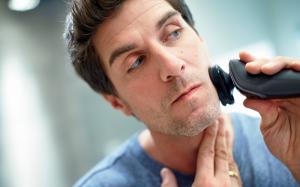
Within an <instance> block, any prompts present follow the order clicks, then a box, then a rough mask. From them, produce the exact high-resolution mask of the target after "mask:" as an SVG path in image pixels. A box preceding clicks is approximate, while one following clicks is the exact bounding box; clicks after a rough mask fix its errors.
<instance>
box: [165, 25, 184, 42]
mask: <svg viewBox="0 0 300 187" xmlns="http://www.w3.org/2000/svg"><path fill="white" fill-rule="evenodd" d="M174 33H176V34H178V35H177V36H175V39H173V40H171V41H174V40H177V39H179V38H180V37H181V34H182V28H178V29H176V30H174V31H172V32H171V33H170V34H169V35H168V36H167V37H166V39H164V40H163V42H164V43H165V42H168V41H169V40H170V39H169V37H170V36H171V35H172V34H174Z"/></svg>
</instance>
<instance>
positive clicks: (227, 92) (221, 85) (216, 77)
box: [208, 65, 234, 106]
mask: <svg viewBox="0 0 300 187" xmlns="http://www.w3.org/2000/svg"><path fill="white" fill-rule="evenodd" d="M208 72H209V76H210V79H211V81H212V83H213V85H214V86H215V88H216V90H217V93H218V96H219V99H220V101H221V103H222V104H223V105H224V106H225V105H226V104H233V103H234V98H233V94H232V91H233V89H234V84H233V82H232V80H231V78H230V75H229V74H228V73H226V72H225V71H223V70H222V69H221V67H220V66H218V65H214V66H213V67H210V68H209V70H208Z"/></svg>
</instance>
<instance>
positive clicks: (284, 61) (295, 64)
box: [262, 57, 300, 75]
mask: <svg viewBox="0 0 300 187" xmlns="http://www.w3.org/2000/svg"><path fill="white" fill-rule="evenodd" d="M284 68H286V69H293V70H296V71H300V61H297V60H295V59H292V58H289V57H275V58H274V59H273V60H272V61H270V63H267V64H265V65H263V66H262V72H263V73H265V74H268V75H273V74H275V73H277V72H279V71H281V70H282V69H284Z"/></svg>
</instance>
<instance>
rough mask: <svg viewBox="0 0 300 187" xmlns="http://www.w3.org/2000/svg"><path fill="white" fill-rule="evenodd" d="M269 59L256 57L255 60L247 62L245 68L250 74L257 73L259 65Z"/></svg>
mask: <svg viewBox="0 0 300 187" xmlns="http://www.w3.org/2000/svg"><path fill="white" fill-rule="evenodd" d="M268 62H269V61H268V60H267V59H263V58H261V59H257V60H255V61H251V62H248V63H247V64H246V65H245V69H246V71H247V72H249V73H251V74H259V73H261V67H262V66H263V65H265V64H266V63H268Z"/></svg>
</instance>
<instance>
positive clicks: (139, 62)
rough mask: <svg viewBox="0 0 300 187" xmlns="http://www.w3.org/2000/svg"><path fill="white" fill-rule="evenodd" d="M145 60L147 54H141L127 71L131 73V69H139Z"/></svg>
mask: <svg viewBox="0 0 300 187" xmlns="http://www.w3.org/2000/svg"><path fill="white" fill-rule="evenodd" d="M144 60H145V56H144V55H141V56H139V57H138V58H137V59H136V60H135V61H134V63H133V64H132V65H131V66H130V67H129V69H128V70H127V73H130V72H131V71H133V70H135V69H137V68H138V67H139V66H141V65H142V64H143V62H144Z"/></svg>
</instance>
